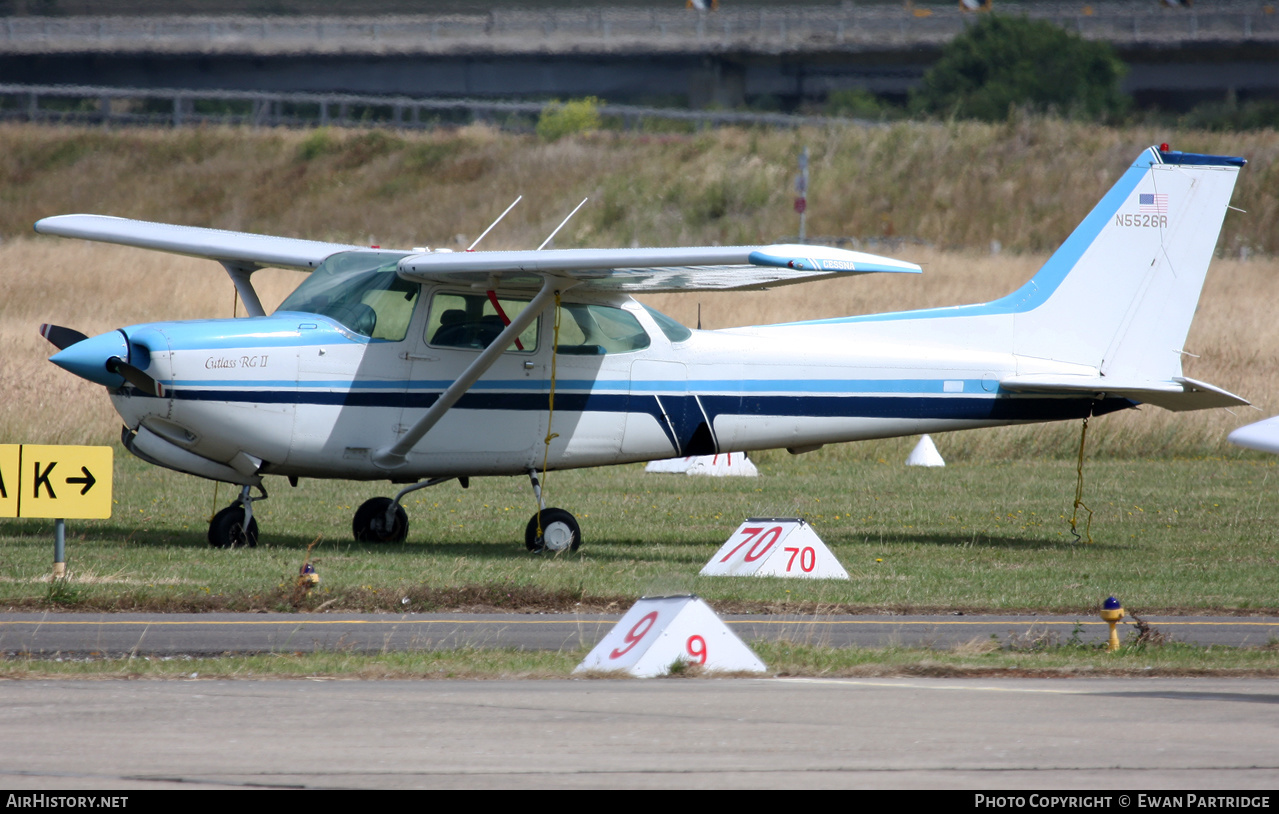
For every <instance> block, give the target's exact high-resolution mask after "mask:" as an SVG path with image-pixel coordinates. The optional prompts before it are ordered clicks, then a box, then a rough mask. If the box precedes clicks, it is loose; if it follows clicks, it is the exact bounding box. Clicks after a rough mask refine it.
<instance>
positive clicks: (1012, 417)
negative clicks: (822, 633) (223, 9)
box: [35, 144, 1247, 553]
mask: <svg viewBox="0 0 1279 814" xmlns="http://www.w3.org/2000/svg"><path fill="white" fill-rule="evenodd" d="M1062 160H1068V159H1066V158H1065V157H1063V158H1062ZM1246 163H1247V162H1246V161H1245V160H1244V159H1242V158H1236V157H1231V156H1214V155H1201V154H1196V153H1185V152H1177V151H1173V150H1170V149H1169V148H1168V146H1167V145H1166V144H1165V145H1160V146H1159V147H1151V148H1148V149H1146V150H1144V151H1142V152H1141V154H1140V155H1139V156H1138V157H1137V159H1136V160H1135V161H1134V162H1133V164H1132V165H1131V166H1130V167H1129V168H1128V169H1127V170H1126V171H1125V172H1124V173H1123V174H1122V176H1121V177H1120V178H1119V179H1118V181H1117V182H1116V183H1115V184H1114V186H1113V187H1112V188H1111V189H1110V191H1109V192H1107V193H1106V194H1105V196H1104V197H1102V199H1101V201H1100V202H1099V203H1098V204H1097V205H1096V206H1095V208H1094V209H1093V210H1092V211H1091V212H1090V213H1089V214H1088V215H1087V217H1085V218H1084V220H1083V221H1082V222H1081V223H1080V224H1079V226H1078V227H1077V228H1076V229H1075V230H1074V231H1073V232H1072V233H1071V235H1070V236H1069V237H1068V238H1067V239H1066V240H1065V242H1064V243H1063V244H1062V245H1061V247H1060V248H1059V249H1058V250H1057V251H1056V252H1055V253H1054V254H1053V255H1052V256H1051V257H1050V258H1049V259H1048V261H1047V262H1046V263H1045V264H1044V265H1043V267H1042V268H1041V269H1040V270H1039V271H1038V272H1037V273H1036V274H1035V275H1034V276H1033V277H1032V278H1031V279H1030V280H1029V281H1028V282H1026V283H1025V284H1024V285H1023V286H1022V287H1021V288H1019V289H1017V290H1016V291H1014V292H1012V293H1011V294H1008V295H1007V296H1004V297H1002V298H1000V299H996V300H993V301H991V302H987V303H982V304H976V305H961V306H952V307H942V308H930V309H925V310H917V311H905V312H896V313H886V314H871V315H860V316H847V317H839V318H834V319H820V320H813V321H806V322H794V323H786V324H780V325H760V326H753V327H744V328H731V329H723V330H690V329H689V328H687V327H685V326H684V325H682V324H680V323H678V322H676V321H675V320H673V319H671V318H669V317H667V316H665V315H663V314H661V313H659V312H657V311H655V310H653V309H651V308H649V307H647V306H644V305H641V304H640V303H639V302H638V301H636V300H635V299H634V298H633V295H642V294H644V293H651V292H667V291H721V290H743V289H765V288H769V287H773V286H780V285H787V284H793V283H801V282H806V281H811V280H819V279H829V278H842V277H847V276H856V275H861V274H865V273H918V272H920V271H921V269H920V267H919V266H917V265H915V264H912V263H907V262H903V261H900V260H894V259H891V258H884V257H877V256H874V255H869V254H864V253H861V252H853V251H846V250H841V249H834V248H827V247H820V246H813V245H788V244H782V245H769V246H738V247H684V248H655V249H558V250H541V247H539V250H532V251H465V252H449V251H446V250H436V251H429V250H427V249H422V248H419V249H414V250H401V251H390V250H385V249H381V248H377V247H373V248H370V247H360V246H353V245H344V244H334V243H322V242H316V241H309V240H300V239H294V238H286V237H268V236H263V235H256V234H247V233H241V232H227V231H219V230H214V229H207V228H198V227H190V226H175V225H168V224H159V223H149V222H143V221H136V220H128V219H122V218H113V217H106V216H98V215H62V216H55V217H49V218H45V219H42V220H40V221H38V222H37V223H36V224H35V230H36V232H38V233H40V234H46V235H60V236H64V237H71V238H82V239H86V240H95V241H103V242H108V243H117V244H123V245H125V246H133V247H138V248H143V249H152V250H159V251H165V252H172V253H176V254H181V255H190V256H194V257H202V258H208V259H211V260H214V261H217V262H219V263H221V264H222V266H223V267H224V268H225V270H226V271H227V273H228V275H229V276H230V278H231V280H232V283H233V284H234V285H235V287H236V289H237V290H238V291H239V294H240V297H241V299H242V300H243V301H244V303H245V306H246V308H247V310H248V311H249V314H250V316H248V317H244V318H238V319H211V320H192V321H182V322H154V323H147V324H141V325H132V326H128V327H125V328H121V329H119V330H116V331H111V332H108V333H105V334H101V335H99V336H95V337H91V338H90V337H86V336H85V335H84V334H81V333H79V332H78V331H75V330H74V329H70V328H64V327H60V326H56V325H44V326H42V327H41V333H42V334H43V335H44V336H45V338H46V339H48V340H49V341H50V342H51V343H53V344H54V345H55V346H57V347H58V348H59V352H58V353H56V354H55V355H54V356H52V357H51V359H50V361H52V362H53V363H54V364H56V365H59V366H60V367H62V368H65V369H66V370H68V371H70V372H72V373H74V374H76V375H78V376H81V377H83V378H85V379H87V380H89V381H92V382H96V383H98V384H102V385H105V386H106V388H107V390H108V394H109V396H110V398H111V401H112V404H113V406H114V407H115V409H116V411H117V412H118V413H119V414H120V416H121V417H122V419H123V420H124V427H123V429H122V441H123V443H124V446H125V447H126V448H127V449H128V450H129V451H130V452H132V453H133V454H134V455H136V456H138V457H139V458H141V459H143V460H145V461H147V462H149V463H152V464H155V465H158V466H162V467H167V468H169V469H173V470H177V471H178V472H184V473H187V474H191V475H196V476H199V477H202V478H208V479H211V480H215V481H222V482H226V483H231V484H236V485H238V486H240V494H239V497H238V498H237V499H236V500H235V501H234V502H233V503H232V504H231V505H229V506H227V507H226V508H224V509H222V510H221V511H219V512H218V513H217V514H216V515H215V516H214V517H213V519H212V520H211V521H210V524H209V533H208V539H209V542H210V544H211V545H213V546H215V547H221V548H225V547H234V546H239V545H248V546H252V545H255V544H256V542H257V539H258V528H257V521H256V519H255V518H254V517H253V504H254V503H255V502H256V501H258V500H262V499H264V498H266V497H267V493H266V490H265V488H264V485H263V478H264V477H265V476H268V475H279V476H283V477H285V478H287V479H288V480H289V482H290V483H291V484H292V485H294V486H296V485H297V482H298V479H300V478H340V479H354V480H387V481H390V482H391V483H392V484H399V485H403V488H401V489H399V491H398V492H397V493H396V494H395V496H394V497H378V498H373V499H371V500H369V501H367V502H365V503H364V504H363V505H361V506H360V507H359V508H358V509H357V511H356V512H355V516H354V518H353V520H352V532H353V534H354V536H355V538H356V539H357V540H360V541H372V542H397V541H403V540H405V538H406V536H407V533H408V517H407V513H406V512H405V510H404V508H403V506H402V505H401V504H402V500H403V498H404V497H405V496H406V495H407V494H410V493H411V492H413V491H415V490H418V489H422V488H425V487H429V486H434V485H437V484H440V483H444V482H447V481H451V480H454V479H456V480H458V481H459V482H460V483H461V485H462V486H463V487H466V486H468V485H469V479H470V478H473V477H481V476H527V477H528V478H529V482H530V485H531V486H532V489H533V493H534V498H535V500H536V502H537V507H538V508H537V511H535V512H534V514H533V517H532V518H531V519H530V520H529V522H528V524H527V526H526V528H525V545H526V547H527V548H528V549H529V550H530V551H534V552H542V551H549V552H556V553H558V552H562V551H566V550H577V549H578V547H579V546H580V545H581V542H582V532H581V528H580V525H579V524H578V522H577V520H576V518H574V517H573V515H572V514H571V513H570V512H568V511H566V510H564V509H560V508H554V507H547V506H546V505H545V502H544V501H543V500H542V495H541V488H540V481H539V477H538V470H539V469H540V470H541V471H542V472H543V473H545V472H546V471H548V470H562V469H572V468H579V467H594V466H606V465H614V464H623V463H628V462H642V461H651V460H659V459H667V458H673V457H680V456H688V455H703V454H714V453H718V452H727V451H730V450H732V451H741V450H747V451H750V450H762V449H777V448H785V449H787V450H789V451H790V452H792V453H795V454H799V453H803V452H807V451H811V450H815V449H818V448H820V447H821V446H823V445H825V444H833V443H842V442H850V441H858V440H864V439H871V438H888V437H895V436H908V435H917V434H923V433H938V432H948V431H954V430H966V429H976V428H983V427H996V426H1003V425H1010V424H1025V423H1034V422H1045V421H1061V420H1077V419H1082V418H1085V417H1088V416H1096V415H1103V414H1106V413H1110V412H1114V411H1117V410H1123V409H1128V408H1133V407H1136V406H1138V405H1139V404H1151V405H1155V406H1158V407H1162V408H1165V409H1168V410H1174V411H1182V410H1199V409H1206V408H1214V407H1226V406H1232V405H1240V404H1247V401H1245V400H1244V399H1243V398H1240V397H1239V396H1236V395H1234V394H1232V393H1229V392H1227V391H1225V390H1222V389H1220V388H1218V387H1215V386H1213V385H1210V384H1206V383H1204V382H1200V381H1195V380H1193V379H1189V378H1186V377H1185V376H1184V375H1183V372H1182V365H1181V355H1182V354H1183V353H1184V351H1183V349H1182V348H1183V343H1184V342H1185V339H1186V335H1187V332H1188V331H1189V328H1190V323H1191V319H1192V317H1193V316H1194V312H1195V308H1196V305H1197V303H1198V299H1199V295H1200V291H1201V289H1202V285H1203V281H1204V276H1205V274H1206V272H1207V268H1208V264H1209V261H1210V260H1211V258H1212V255H1213V251H1214V247H1215V245H1216V242H1217V237H1218V234H1219V232H1220V230H1221V225H1222V222H1223V220H1224V217H1225V214H1226V210H1227V208H1229V203H1230V198H1231V194H1232V192H1233V189H1234V185H1235V180H1236V178H1237V176H1238V172H1239V169H1240V168H1241V167H1243V166H1244V165H1245V164H1246ZM499 220H500V218H499ZM562 225H563V224H561V226H562ZM490 228H491V227H490ZM543 245H545V244H543ZM266 267H279V268H286V269H299V270H303V271H309V272H310V274H309V276H308V277H307V278H306V280H305V281H303V282H302V283H301V285H299V286H298V288H297V289H296V290H295V291H294V292H293V293H292V294H290V295H289V296H288V297H287V298H286V299H285V300H284V301H283V302H282V303H281V305H280V306H279V308H278V309H276V310H275V312H274V313H273V314H271V315H267V314H266V313H265V312H264V310H263V308H262V305H261V302H260V301H259V299H258V296H257V294H256V292H255V291H254V289H253V286H252V282H251V276H252V274H253V273H254V272H255V271H257V270H259V269H261V268H266Z"/></svg>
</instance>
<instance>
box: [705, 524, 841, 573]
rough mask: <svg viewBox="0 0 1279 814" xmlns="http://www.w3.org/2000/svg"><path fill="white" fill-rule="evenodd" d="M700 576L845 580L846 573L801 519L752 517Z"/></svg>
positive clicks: (725, 544) (712, 559)
mask: <svg viewBox="0 0 1279 814" xmlns="http://www.w3.org/2000/svg"><path fill="white" fill-rule="evenodd" d="M701 576H704V577H800V578H803V579H848V572H847V571H845V570H844V566H842V565H840V564H839V560H837V559H835V555H834V554H832V553H830V549H829V548H827V547H826V544H825V543H823V542H822V540H821V538H820V537H818V536H817V532H815V531H813V527H812V526H810V525H808V523H806V522H805V521H803V520H801V519H800V518H798V517H752V518H750V519H749V520H747V521H746V522H745V523H743V524H741V525H740V526H738V527H737V531H735V532H733V535H732V536H731V537H729V538H728V542H726V543H724V545H722V546H720V549H719V551H716V552H715V556H713V557H711V561H710V562H708V563H706V565H705V567H703V568H702V570H701Z"/></svg>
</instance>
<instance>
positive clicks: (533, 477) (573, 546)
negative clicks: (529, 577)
mask: <svg viewBox="0 0 1279 814" xmlns="http://www.w3.org/2000/svg"><path fill="white" fill-rule="evenodd" d="M528 477H529V481H530V482H531V483H532V484H533V494H534V495H535V496H536V497H537V504H538V505H539V506H541V507H542V508H541V509H540V510H539V511H538V512H537V514H535V515H533V517H532V518H530V519H529V521H528V525H527V526H526V527H525V529H524V545H525V547H527V548H528V550H529V551H532V552H533V553H535V554H541V553H542V552H544V551H550V552H554V553H559V552H561V551H577V549H578V548H580V547H581V545H582V529H581V527H580V526H578V524H577V518H575V517H573V515H571V514H569V513H568V512H566V511H564V510H563V509H555V508H547V507H546V504H545V502H543V500H542V485H541V483H540V482H539V481H538V479H537V472H536V471H534V470H529V473H528ZM450 480H453V478H452V477H447V478H431V479H430V480H427V481H422V482H421V483H415V484H413V485H412V486H406V487H405V488H403V489H401V490H400V491H399V493H398V494H397V495H396V496H395V497H394V498H389V497H375V498H370V499H369V500H366V501H364V503H362V504H361V505H360V508H358V509H356V510H355V517H354V518H353V519H352V521H351V532H352V533H353V534H354V535H355V539H356V542H360V543H402V542H404V540H405V538H407V537H408V533H409V516H408V513H407V512H405V511H404V507H403V506H401V505H400V501H401V500H402V499H403V498H404V496H405V495H407V494H408V493H410V492H415V491H417V490H418V489H425V488H426V487H428V486H435V485H436V484H440V483H444V482H446V481H450ZM457 480H458V482H459V483H461V484H462V488H463V489H465V488H467V487H468V486H470V479H469V478H467V477H466V476H461V477H458V478H457ZM255 533H256V529H255Z"/></svg>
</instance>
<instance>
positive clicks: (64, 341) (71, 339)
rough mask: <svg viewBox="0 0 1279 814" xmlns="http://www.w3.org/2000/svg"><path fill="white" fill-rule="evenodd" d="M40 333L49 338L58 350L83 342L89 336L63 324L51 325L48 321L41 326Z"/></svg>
mask: <svg viewBox="0 0 1279 814" xmlns="http://www.w3.org/2000/svg"><path fill="white" fill-rule="evenodd" d="M40 335H41V336H43V337H44V338H45V339H47V340H49V342H50V343H52V344H53V346H54V347H55V348H57V349H58V350H66V349H67V348H69V347H71V346H72V345H74V344H75V343H77V342H83V341H84V340H86V339H88V338H89V337H87V336H85V335H84V334H82V333H80V332H79V331H77V330H76V329H75V328H64V327H62V326H61V325H50V324H49V323H47V322H46V323H45V324H43V325H41V326H40Z"/></svg>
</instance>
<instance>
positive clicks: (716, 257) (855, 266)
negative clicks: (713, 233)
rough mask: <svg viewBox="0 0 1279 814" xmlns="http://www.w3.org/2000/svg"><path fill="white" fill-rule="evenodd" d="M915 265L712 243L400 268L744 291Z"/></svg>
mask: <svg viewBox="0 0 1279 814" xmlns="http://www.w3.org/2000/svg"><path fill="white" fill-rule="evenodd" d="M920 271H921V269H920V267H919V266H917V265H915V264H914V263H907V262H904V261H901V260H893V259H891V258H887V257H877V256H876V255H873V254H865V253H862V252H854V251H848V250H846V249H834V248H829V247H826V246H809V245H788V244H782V245H774V246H707V247H687V248H670V249H554V250H550V251H495V252H459V253H447V252H439V253H430V254H414V255H410V256H408V257H405V258H404V259H403V260H401V261H400V263H399V273H400V276H401V277H404V278H405V279H409V280H414V281H417V282H423V283H425V282H437V283H463V284H471V285H489V286H494V285H497V286H501V287H503V288H529V289H537V288H539V287H540V286H541V285H542V281H543V279H544V278H545V277H547V276H551V277H559V278H563V279H565V280H570V281H573V282H574V284H575V285H574V288H575V290H577V291H583V290H595V291H619V292H626V293H658V292H667V291H670V292H678V291H742V290H750V289H759V288H769V287H772V286H779V285H790V284H792V283H804V282H811V281H813V280H823V279H827V278H831V277H840V276H853V275H858V274H870V273H873V272H908V273H916V274H917V273H919V272H920Z"/></svg>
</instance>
